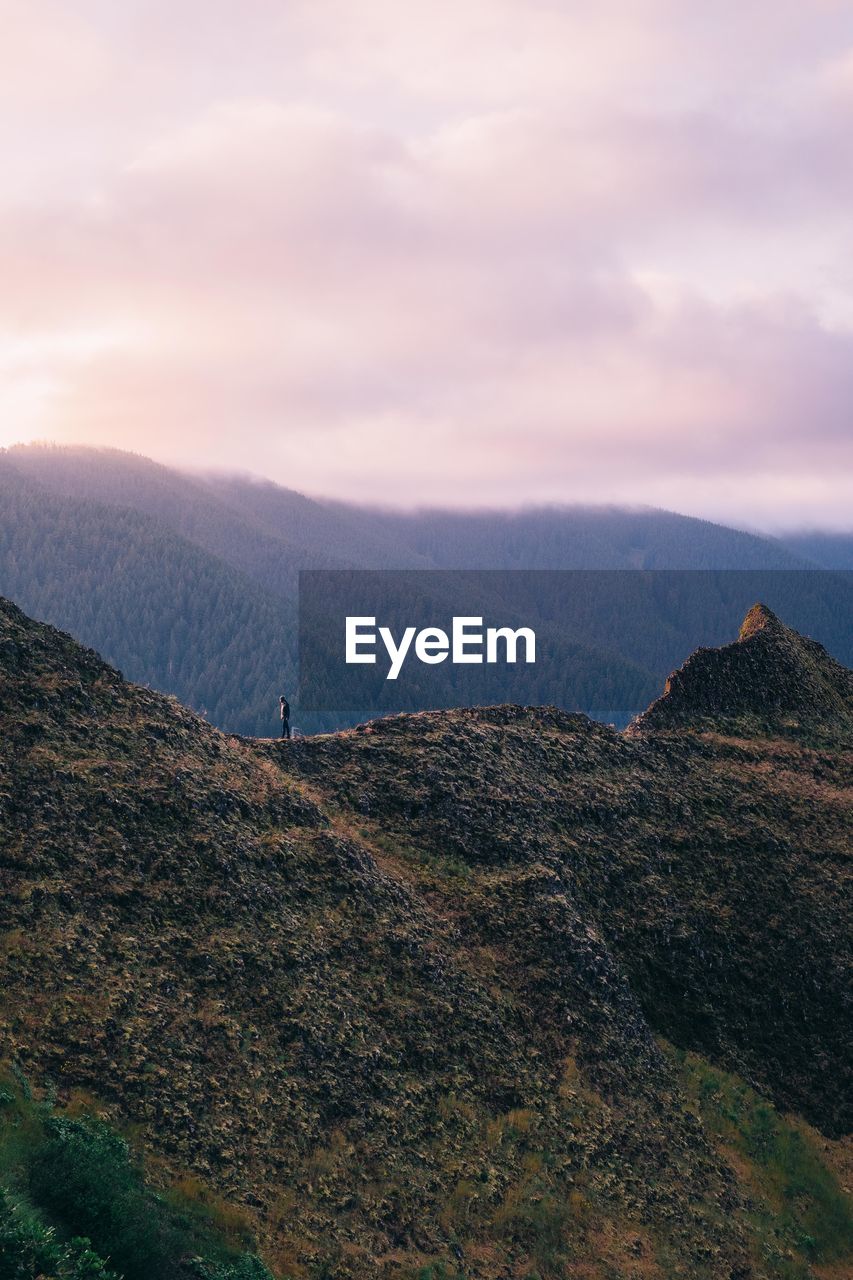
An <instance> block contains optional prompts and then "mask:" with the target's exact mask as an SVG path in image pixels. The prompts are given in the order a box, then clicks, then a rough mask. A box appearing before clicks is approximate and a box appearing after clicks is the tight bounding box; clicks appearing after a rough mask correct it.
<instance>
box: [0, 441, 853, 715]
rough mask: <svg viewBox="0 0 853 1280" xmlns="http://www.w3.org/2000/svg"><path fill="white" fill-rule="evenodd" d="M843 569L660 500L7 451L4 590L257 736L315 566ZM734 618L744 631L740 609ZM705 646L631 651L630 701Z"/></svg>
mask: <svg viewBox="0 0 853 1280" xmlns="http://www.w3.org/2000/svg"><path fill="white" fill-rule="evenodd" d="M844 564H845V553H844V540H843V539H842V538H834V539H831V538H828V537H827V538H825V539H823V540H821V539H820V538H817V537H812V538H810V539H791V540H790V541H789V542H787V543H783V542H782V541H779V540H776V539H771V538H762V537H758V536H756V535H755V534H751V533H745V532H741V531H738V530H735V529H729V528H726V527H723V526H720V525H716V524H712V523H710V522H708V521H704V520H696V519H691V518H689V517H687V516H682V515H676V514H673V513H671V512H666V511H656V510H652V509H643V510H625V509H620V508H617V507H578V506H574V507H571V506H570V507H542V508H534V509H528V510H521V511H512V512H510V511H492V512H475V513H468V512H462V511H436V510H425V511H415V512H410V513H401V512H395V511H392V510H382V509H378V508H371V507H359V506H353V505H347V504H341V503H337V502H330V501H323V500H318V499H312V498H308V497H305V496H304V495H302V494H299V493H296V492H294V491H292V490H288V489H284V488H281V487H280V486H278V485H274V484H272V483H269V482H265V481H262V480H255V479H250V478H246V477H240V476H229V475H223V474H204V473H192V474H190V473H186V472H181V471H177V470H174V469H171V468H168V467H165V466H162V465H160V464H158V463H155V462H152V461H151V460H149V459H147V458H144V457H141V456H139V455H136V454H129V453H124V452H121V451H118V450H94V449H88V448H66V447H63V448H57V447H43V446H29V447H16V448H12V449H8V450H5V451H4V452H3V453H2V454H0V592H2V593H3V594H6V595H7V596H9V597H10V598H12V599H14V600H16V601H17V602H18V603H19V604H21V605H22V607H24V608H26V609H27V610H28V611H30V612H31V613H33V614H34V615H35V616H37V617H39V618H43V619H44V620H46V621H50V622H52V623H54V624H55V625H58V626H61V627H63V628H66V629H68V630H69V631H71V632H72V634H74V635H75V636H77V637H79V638H80V639H81V640H82V641H84V642H85V643H87V644H90V645H92V646H93V647H94V648H96V649H97V650H98V651H99V652H102V653H103V654H104V656H105V657H107V658H108V659H109V660H110V661H112V662H114V663H116V664H117V665H118V666H119V667H120V668H121V669H122V670H123V671H124V672H125V673H126V674H127V675H128V676H130V677H132V678H134V679H135V680H137V681H140V682H143V683H148V684H150V685H152V686H153V687H154V688H157V689H160V690H163V691H165V692H170V693H175V694H176V695H177V696H178V697H180V698H181V699H182V700H184V701H186V702H187V703H189V704H190V705H191V706H193V707H195V708H196V709H197V710H200V711H202V712H204V713H205V714H206V715H208V716H209V717H210V719H211V720H212V721H213V722H214V723H216V724H219V725H221V726H223V727H226V728H229V729H235V730H239V731H241V732H246V733H262V734H263V733H269V732H272V731H274V728H275V724H274V715H275V706H276V704H277V700H278V694H279V692H280V690H281V688H282V687H283V688H286V689H289V690H292V688H293V685H294V681H295V664H296V592H297V583H298V573H299V570H300V569H304V568H371V569H377V568H379V569H386V568H399V569H448V568H465V569H475V568H482V569H516V568H526V569H570V568H585V569H705V570H711V569H717V570H730V569H753V570H757V569H796V568H804V567H807V566H815V565H826V566H827V567H832V568H836V567H844ZM534 603H535V602H534ZM747 603H748V602H747ZM525 607H528V608H529V607H530V606H529V604H528V605H526V606H525ZM812 613H813V614H819V610H815V609H814V608H813V607H812ZM659 621H660V623H661V624H662V625H664V624H665V625H666V626H669V625H670V623H671V620H666V619H663V618H660V619H659ZM718 623H719V625H722V626H723V627H725V626H729V627H730V626H731V625H732V619H731V618H728V617H722V616H721V617H720V618H719V619H718ZM705 625H707V619H706V620H705ZM721 634H725V630H723V632H722V633H721ZM574 639H575V640H576V641H577V642H578V643H580V644H582V645H585V646H587V650H588V652H587V654H586V657H585V659H584V660H585V661H586V662H588V664H589V669H590V671H594V670H595V669H596V662H598V663H599V665H600V663H601V662H603V661H604V658H603V657H599V658H595V656H594V655H595V654H596V653H599V654H600V651H601V649H602V646H603V645H604V647H608V648H609V647H611V646H610V645H609V644H605V639H606V638H603V637H602V636H601V635H595V634H592V633H590V634H585V633H584V634H580V635H576V636H575V637H574ZM679 645H681V646H683V647H681V648H679ZM690 647H691V641H690V639H689V637H688V636H684V637H682V639H680V640H678V639H675V640H673V642H672V645H671V646H670V647H669V648H668V649H665V651H663V652H662V653H661V654H660V655H658V657H657V659H656V660H655V661H654V662H653V663H652V664H651V665H649V662H648V658H647V656H644V655H640V654H637V653H634V652H621V656H619V661H623V660H626V661H627V662H628V663H629V664H634V665H633V666H632V667H631V670H630V671H628V670H627V669H626V671H625V674H624V681H625V684H624V688H625V693H624V695H623V697H624V699H625V700H626V703H627V702H629V701H630V702H631V703H633V701H635V700H637V699H639V700H640V701H641V702H642V701H644V700H645V701H647V700H648V698H649V697H650V696H651V694H652V692H653V690H654V688H655V684H656V682H658V681H659V680H660V679H661V678H662V676H663V675H665V674H666V671H667V670H668V669H669V667H670V666H671V665H673V663H674V662H676V661H680V660H682V659H683V658H684V657H685V656H686V653H687V652H688V651H689V648H690ZM840 656H843V655H840ZM613 659H614V655H613V653H610V654H609V656H608V658H607V661H610V662H612V661H613ZM637 663H639V665H640V667H641V668H642V671H641V672H640V673H639V675H638V671H637V669H636V664H637ZM638 680H639V683H637V682H638ZM548 693H549V695H550V696H549V697H548V698H547V699H545V700H556V701H559V700H560V698H559V690H548Z"/></svg>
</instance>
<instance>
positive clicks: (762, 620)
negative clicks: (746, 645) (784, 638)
mask: <svg viewBox="0 0 853 1280" xmlns="http://www.w3.org/2000/svg"><path fill="white" fill-rule="evenodd" d="M760 632H766V633H767V634H768V635H784V634H785V632H788V628H787V627H786V626H785V624H784V623H783V622H780V621H779V619H778V618H777V617H776V614H775V613H774V612H773V610H772V609H768V608H767V605H766V604H761V603H760V602H759V603H758V604H754V605H753V606H752V608H751V609H750V610H749V612H748V613H747V615H746V617H745V618H744V620H743V622H742V623H741V625H740V632H739V633H738V640H740V641H742V640H749V639H751V637H752V636H755V635H758V634H759V633H760ZM789 634H795V633H793V632H790V633H789Z"/></svg>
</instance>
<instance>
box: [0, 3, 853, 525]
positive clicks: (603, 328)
mask: <svg viewBox="0 0 853 1280" xmlns="http://www.w3.org/2000/svg"><path fill="white" fill-rule="evenodd" d="M0 32H2V37H1V38H0V145H1V146H2V155H3V163H2V165H0V281H2V288H0V445H9V444H12V443H14V442H18V441H29V440H44V439H50V440H54V441H58V442H62V443H81V442H82V443H88V444H103V445H111V446H115V447H119V448H127V449H132V450H135V451H138V452H141V453H145V454H148V455H149V456H152V457H155V458H157V459H159V460H161V461H164V462H167V463H174V464H179V465H189V466H194V467H218V468H226V469H229V470H240V471H249V472H253V473H256V474H258V475H263V476H267V477H269V478H271V479H274V480H276V481H278V482H279V483H282V484H285V485H288V486H290V487H292V488H296V489H300V490H302V491H305V492H309V493H317V494H328V495H332V496H336V497H343V498H348V499H353V500H356V501H371V502H381V503H384V504H394V505H413V504H425V503H428V504H451V505H458V506H466V507H472V506H495V505H512V506H515V505H521V504H529V503H536V502H548V503H553V502H574V501H582V502H620V503H631V504H636V503H642V504H651V505H655V506H663V507H668V508H671V509H673V510H678V511H683V512H686V513H689V514H696V515H703V516H708V517H711V518H713V519H719V520H723V521H727V522H730V523H737V524H739V525H741V526H744V527H754V528H767V529H781V528H786V527H795V526H800V525H821V526H825V527H835V528H851V527H853V0H716V3H714V4H713V5H711V4H708V3H707V0H596V3H595V4H594V5H593V4H589V3H575V2H574V0H563V2H561V0H547V2H546V0H429V3H426V2H425V0H424V2H422V3H413V2H411V0H180V2H179V3H176V2H175V0H169V3H164V2H162V0H146V2H144V3H142V2H138V0H121V3H120V4H116V3H115V0H61V2H58V3H49V2H47V0H0Z"/></svg>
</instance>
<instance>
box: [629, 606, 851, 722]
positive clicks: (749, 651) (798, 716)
mask: <svg viewBox="0 0 853 1280" xmlns="http://www.w3.org/2000/svg"><path fill="white" fill-rule="evenodd" d="M632 728H634V729H637V730H640V731H643V730H649V729H658V730H660V729H679V728H689V729H699V728H706V729H717V730H721V731H725V732H746V733H756V732H760V733H763V734H765V733H784V734H793V735H799V736H804V737H808V736H815V735H818V736H826V735H827V734H829V735H830V736H832V737H837V736H847V737H848V738H849V737H850V735H851V734H853V674H852V673H851V672H850V671H848V670H847V669H846V668H845V667H842V666H841V665H840V664H839V663H837V662H836V661H835V660H834V659H833V658H832V657H830V655H829V654H828V653H827V652H826V650H825V649H824V648H823V646H822V645H820V644H818V643H817V641H815V640H810V639H808V638H807V637H805V636H801V635H799V634H798V633H797V632H796V631H792V630H791V629H790V628H788V627H786V626H784V625H783V623H781V622H780V621H779V619H778V618H777V617H776V615H775V614H774V613H772V612H771V610H770V609H768V608H767V607H766V606H765V605H763V604H756V605H754V606H753V608H752V609H750V611H749V613H748V614H747V616H746V618H745V619H744V622H743V626H742V627H741V630H740V635H739V636H738V639H737V640H736V642H735V643H734V644H730V645H726V646H725V647H724V648H722V649H699V650H697V651H696V653H694V654H692V655H691V657H689V658H688V659H687V661H686V662H685V664H684V666H683V667H680V668H679V669H678V671H674V672H673V674H672V675H671V676H670V677H669V679H668V680H667V682H666V686H665V688H664V692H663V694H662V695H661V697H660V698H658V699H657V701H656V702H654V703H652V705H651V706H650V707H649V709H648V711H646V712H644V713H643V714H642V715H641V716H639V717H638V718H637V719H636V720H635V721H634V723H633V726H632Z"/></svg>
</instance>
